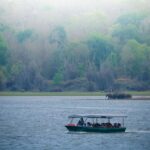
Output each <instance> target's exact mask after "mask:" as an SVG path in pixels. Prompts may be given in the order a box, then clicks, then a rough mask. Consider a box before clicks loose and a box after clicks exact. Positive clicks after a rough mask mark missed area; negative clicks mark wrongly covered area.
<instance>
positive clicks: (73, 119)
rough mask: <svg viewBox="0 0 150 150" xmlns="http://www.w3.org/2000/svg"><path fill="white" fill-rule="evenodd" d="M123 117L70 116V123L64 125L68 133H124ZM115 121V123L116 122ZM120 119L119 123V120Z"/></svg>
mask: <svg viewBox="0 0 150 150" xmlns="http://www.w3.org/2000/svg"><path fill="white" fill-rule="evenodd" d="M126 117H127V116H125V115H101V114H94V115H71V116H69V117H68V118H69V119H70V123H69V124H67V125H65V127H66V128H67V129H68V130H69V131H79V132H103V133H113V132H125V130H126V127H125V126H124V118H126ZM116 119H117V122H116ZM120 119H121V122H119V120H120Z"/></svg>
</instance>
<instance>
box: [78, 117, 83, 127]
mask: <svg viewBox="0 0 150 150" xmlns="http://www.w3.org/2000/svg"><path fill="white" fill-rule="evenodd" d="M84 125H85V123H84V120H83V117H81V118H80V120H79V121H78V123H77V126H84Z"/></svg>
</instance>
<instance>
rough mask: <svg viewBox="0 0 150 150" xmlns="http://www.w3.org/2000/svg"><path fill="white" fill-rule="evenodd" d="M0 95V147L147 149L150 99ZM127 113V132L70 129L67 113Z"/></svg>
mask: <svg viewBox="0 0 150 150" xmlns="http://www.w3.org/2000/svg"><path fill="white" fill-rule="evenodd" d="M99 98H101V97H35V96H34V97H23V96H22V97H0V150H150V101H144V100H142V101H140V100H138V101H128V100H113V101H111V100H110V101H108V100H99ZM90 113H92V114H93V113H103V114H104V113H115V114H116V113H117V114H126V115H127V116H128V118H127V119H126V126H127V131H126V133H115V134H114V133H107V134H105V133H103V134H102V133H69V132H68V131H67V130H66V128H65V127H64V125H65V124H66V123H67V122H68V119H67V116H68V115H70V114H90Z"/></svg>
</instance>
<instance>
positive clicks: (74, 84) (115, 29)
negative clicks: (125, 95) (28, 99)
mask: <svg viewBox="0 0 150 150" xmlns="http://www.w3.org/2000/svg"><path fill="white" fill-rule="evenodd" d="M103 2H104V1H103ZM117 2H118V3H117ZM6 3H7V2H6ZM16 3H18V2H16ZM20 3H21V4H22V3H24V2H23V1H21V2H20ZM81 3H82V2H81ZM104 3H105V2H104ZM110 3H111V2H110ZM116 3H117V6H119V5H121V6H120V7H119V8H116V11H115V9H110V8H109V9H108V8H107V7H108V6H107V5H106V6H105V7H106V10H105V9H103V8H102V7H103V6H104V5H102V6H101V7H100V8H99V6H100V5H98V6H97V7H98V8H99V9H97V11H95V8H94V10H93V9H92V7H91V8H90V9H89V10H88V11H86V7H85V6H84V7H83V8H85V10H80V9H77V10H73V11H70V14H67V13H65V15H64V14H61V13H57V15H56V16H55V15H54V14H55V13H56V12H57V11H56V7H54V6H50V5H49V4H44V5H43V6H41V8H42V9H37V10H36V11H37V12H38V11H40V13H41V15H42V17H39V16H40V13H38V16H36V15H37V12H36V11H33V12H29V13H30V14H29V15H28V18H26V16H27V15H24V16H23V17H22V18H20V21H22V22H20V21H19V20H17V21H16V20H15V21H14V20H13V19H12V17H11V16H7V14H10V13H2V14H1V15H0V19H1V23H0V33H1V35H0V90H12V91H73V90H74V91H99V90H103V91H112V90H120V89H126V90H150V67H149V66H150V15H149V14H150V11H149V10H150V9H149V6H147V4H149V3H148V1H147V0H144V1H140V0H138V1H137V2H135V1H133V2H129V1H122V2H121V3H119V1H116ZM97 4H102V2H101V1H99V2H97ZM111 4H113V3H111ZM84 5H85V3H84ZM134 5H135V6H134ZM39 6H40V5H39ZM140 6H141V7H140ZM142 6H144V7H143V8H142ZM12 7H13V6H12ZM16 7H17V6H16ZM43 7H44V8H43ZM112 8H113V7H112ZM121 8H123V9H121ZM5 9H6V8H5V7H4V10H5ZM18 10H20V8H19V9H16V11H18ZM120 10H121V11H120ZM124 10H126V11H124ZM7 11H8V10H7ZM7 11H6V10H5V12H7ZM66 12H67V11H66ZM111 12H114V13H112V14H111ZM25 13H28V12H25ZM53 13H54V14H53ZM21 16H22V15H21ZM9 17H10V18H11V19H10V20H9V21H10V22H11V21H12V20H13V21H14V22H12V23H9V21H8V20H7V19H5V18H9ZM18 17H19V16H18ZM16 18H17V17H16ZM38 21H39V25H38ZM18 29H19V30H18ZM33 29H34V31H33ZM4 39H5V40H4ZM5 41H6V42H5Z"/></svg>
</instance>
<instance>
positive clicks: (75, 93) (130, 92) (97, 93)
mask: <svg viewBox="0 0 150 150" xmlns="http://www.w3.org/2000/svg"><path fill="white" fill-rule="evenodd" d="M127 93H129V94H131V95H133V96H150V91H141V92H139V91H138V92H137V91H129V92H127ZM105 94H106V93H105V92H0V96H105Z"/></svg>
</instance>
